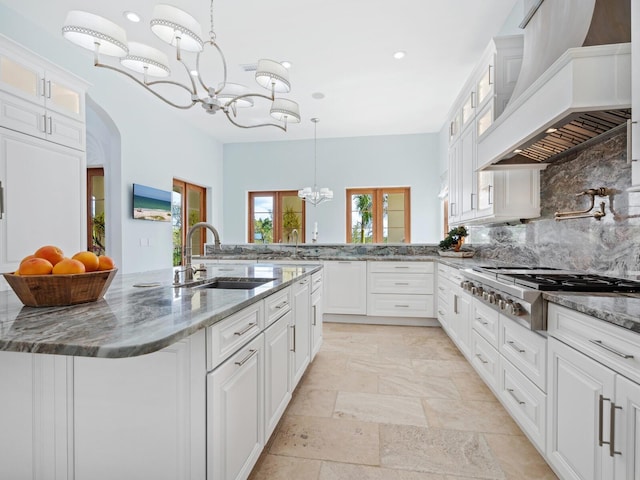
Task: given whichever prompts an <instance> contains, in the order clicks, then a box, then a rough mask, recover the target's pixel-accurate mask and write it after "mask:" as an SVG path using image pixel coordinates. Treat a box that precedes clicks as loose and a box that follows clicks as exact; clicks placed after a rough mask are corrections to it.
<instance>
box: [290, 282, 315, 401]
mask: <svg viewBox="0 0 640 480" xmlns="http://www.w3.org/2000/svg"><path fill="white" fill-rule="evenodd" d="M309 285H310V280H309V277H306V278H303V279H302V280H299V281H297V282H296V283H295V284H294V285H293V292H292V293H293V318H292V319H291V321H292V322H293V325H292V327H293V328H292V333H291V339H292V345H291V358H292V361H291V368H292V373H291V389H292V390H293V389H295V387H296V385H297V384H298V382H299V381H300V379H301V378H302V375H303V374H304V371H305V370H306V368H307V365H309V361H310V359H311V298H310V293H309Z"/></svg>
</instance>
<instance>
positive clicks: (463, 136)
mask: <svg viewBox="0 0 640 480" xmlns="http://www.w3.org/2000/svg"><path fill="white" fill-rule="evenodd" d="M522 49H523V38H522V36H521V35H514V36H505V37H496V38H494V39H493V40H492V41H491V43H490V44H489V46H488V47H487V49H486V50H485V53H484V54H483V56H482V58H481V59H480V61H479V62H478V66H477V67H476V69H475V70H474V72H473V74H472V75H471V76H470V77H469V79H468V81H467V82H466V84H465V86H464V88H463V89H462V91H461V93H460V95H459V96H458V99H457V101H456V103H455V106H454V108H453V110H452V114H451V121H450V124H449V133H450V134H449V143H450V145H449V205H450V206H449V224H450V225H452V226H455V225H460V224H474V223H476V224H479V223H488V222H496V221H505V222H506V221H512V220H519V219H524V218H535V217H538V216H540V198H539V197H540V182H539V178H540V176H539V175H540V174H539V172H538V171H535V170H519V171H499V172H490V171H478V161H477V144H478V141H479V139H480V138H481V137H482V135H483V134H484V133H485V132H486V131H487V130H488V129H489V127H490V126H491V125H492V124H493V122H494V120H495V119H496V118H497V117H498V116H499V115H500V114H501V113H502V112H503V111H504V109H505V107H506V105H507V103H508V101H509V99H510V98H511V94H512V93H513V89H514V87H515V85H516V81H517V80H518V74H519V72H520V66H521V63H522Z"/></svg>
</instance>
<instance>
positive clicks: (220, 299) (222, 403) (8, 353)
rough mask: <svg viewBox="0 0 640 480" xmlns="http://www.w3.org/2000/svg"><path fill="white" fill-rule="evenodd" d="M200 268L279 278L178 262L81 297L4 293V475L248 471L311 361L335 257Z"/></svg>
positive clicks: (183, 475)
mask: <svg viewBox="0 0 640 480" xmlns="http://www.w3.org/2000/svg"><path fill="white" fill-rule="evenodd" d="M196 275H199V276H200V277H202V278H212V277H225V278H242V277H252V278H262V279H273V280H269V281H267V282H265V283H264V284H263V285H262V286H259V287H257V288H254V289H250V290H242V289H216V288H193V287H191V288H188V287H182V288H175V287H174V286H173V279H174V271H173V269H166V270H162V271H154V272H145V273H136V274H126V275H117V276H116V278H115V279H114V280H113V283H112V284H111V287H110V289H109V290H108V292H107V294H106V295H105V298H104V299H101V300H99V301H98V302H94V303H90V304H81V305H75V306H70V307H47V308H30V307H24V306H22V304H21V303H20V301H19V300H18V299H17V297H16V296H15V295H14V294H13V293H12V292H1V295H2V297H1V298H0V381H1V382H2V391H3V394H2V395H1V396H0V412H2V413H0V424H1V425H2V426H3V427H2V430H1V433H0V478H11V479H17V480H19V479H22V478H29V479H32V478H33V479H45V478H47V479H48V478H54V479H72V478H73V479H85V478H86V479H92V480H94V479H101V478H104V479H113V478H127V479H136V478H140V479H142V478H145V479H146V478H154V479H161V478H166V479H171V480H173V479H190V478H192V479H205V478H209V479H218V478H220V479H221V478H244V477H245V476H246V475H248V473H249V472H250V470H251V468H252V466H253V464H254V463H255V460H257V458H258V456H259V454H260V452H261V450H262V447H263V445H264V442H265V440H266V439H268V435H269V434H270V431H269V430H270V429H271V427H272V426H274V425H275V423H277V420H278V418H279V415H281V414H282V412H283V411H284V408H286V405H287V403H288V400H289V399H290V398H291V391H292V390H293V388H295V380H296V379H297V380H299V378H300V376H301V373H300V372H302V373H304V369H305V368H306V366H307V365H308V363H309V361H310V356H311V350H312V349H311V341H312V334H313V333H314V331H316V329H315V328H313V326H312V321H313V323H314V324H315V323H316V318H315V316H314V315H313V314H312V309H311V293H312V292H311V288H310V285H311V277H312V276H314V277H315V276H317V275H321V266H320V265H310V264H305V265H282V266H276V265H267V264H264V265H261V264H259V265H229V264H225V265H209V266H207V267H206V272H199V273H197V274H196ZM198 278H199V277H198V276H197V277H196V279H198ZM320 291H321V289H320ZM314 313H315V312H314ZM316 334H317V332H316ZM316 340H317V339H316ZM294 367H295V368H294Z"/></svg>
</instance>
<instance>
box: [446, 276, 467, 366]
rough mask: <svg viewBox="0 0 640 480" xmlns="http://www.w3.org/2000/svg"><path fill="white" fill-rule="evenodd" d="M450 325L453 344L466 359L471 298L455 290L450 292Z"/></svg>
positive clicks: (457, 289) (459, 290)
mask: <svg viewBox="0 0 640 480" xmlns="http://www.w3.org/2000/svg"><path fill="white" fill-rule="evenodd" d="M450 308H451V312H452V313H451V317H452V320H451V324H452V329H453V330H454V332H455V337H454V338H453V340H454V342H455V343H456V345H457V346H458V348H459V349H460V351H461V352H462V353H464V354H465V355H466V356H467V357H468V358H469V357H470V356H471V297H469V296H468V295H467V294H466V293H463V292H462V290H461V289H459V288H455V290H453V291H452V292H451V303H450Z"/></svg>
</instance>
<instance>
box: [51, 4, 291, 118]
mask: <svg viewBox="0 0 640 480" xmlns="http://www.w3.org/2000/svg"><path fill="white" fill-rule="evenodd" d="M210 20H211V29H210V31H209V39H208V40H206V41H203V40H202V27H201V26H200V24H199V23H198V21H197V20H196V19H195V18H193V17H192V16H191V15H190V14H188V13H187V12H185V11H183V10H180V9H179V8H176V7H174V6H172V5H156V6H155V8H154V9H153V17H152V19H151V22H150V25H151V31H152V32H153V33H154V34H155V35H156V36H157V37H158V38H160V39H161V40H163V41H164V42H166V43H168V44H169V45H171V46H173V47H175V54H176V59H177V61H178V62H180V63H181V64H182V65H183V66H184V68H185V69H186V71H187V75H188V79H189V80H188V82H187V83H186V84H183V83H180V82H177V81H174V80H170V79H160V80H151V77H156V78H166V77H168V76H169V75H170V74H171V71H170V69H169V59H168V57H167V55H166V54H165V53H164V52H161V51H160V50H157V49H156V48H153V47H150V46H148V45H145V44H142V43H137V42H127V37H126V33H125V31H124V29H123V28H122V27H120V26H118V25H116V24H115V23H113V22H111V21H110V20H107V19H106V18H103V17H100V16H98V15H94V14H92V13H88V12H83V11H79V10H72V11H70V12H69V13H68V14H67V19H66V22H65V25H64V27H63V28H62V35H63V36H64V37H65V38H66V39H67V40H69V41H71V42H73V43H75V44H76V45H79V46H81V47H83V48H86V49H88V50H92V51H93V52H94V65H95V66H96V67H102V68H107V69H109V70H114V71H116V72H118V73H121V74H123V75H126V76H127V77H129V78H130V79H131V80H133V81H134V82H136V83H138V84H139V85H141V86H142V87H144V88H145V89H146V90H148V91H150V92H151V93H152V94H153V95H155V96H156V97H158V98H159V99H160V100H162V101H164V102H166V103H168V104H169V105H171V106H172V107H175V108H180V109H189V108H191V107H193V106H194V105H196V104H200V105H201V106H202V108H204V110H205V111H206V112H207V113H210V114H215V113H216V112H218V111H222V112H223V113H224V114H225V115H226V116H227V118H228V119H229V121H230V122H231V123H232V124H234V125H235V126H237V127H241V128H255V127H266V126H273V127H278V128H280V129H282V130H284V131H286V130H287V124H289V123H299V122H300V110H299V108H298V104H297V103H296V102H294V101H292V100H289V99H287V98H281V97H276V93H288V92H289V91H290V90H291V84H290V83H289V71H288V70H287V69H286V68H285V67H284V66H283V65H282V64H280V63H279V62H276V61H274V60H266V59H263V60H260V61H258V64H257V69H256V75H255V79H256V82H257V83H258V85H260V86H261V87H264V88H265V89H267V90H269V91H270V95H267V94H262V93H251V92H250V91H249V89H248V88H247V87H246V86H244V85H239V84H236V83H229V82H227V62H226V60H225V57H224V54H223V53H222V50H221V49H220V47H219V46H218V44H217V42H216V34H215V32H214V29H213V0H211V8H210ZM205 47H210V48H209V49H210V50H215V51H216V52H217V53H218V55H219V57H220V60H221V62H222V67H223V76H222V79H221V81H220V82H219V83H217V86H215V87H214V86H212V85H208V84H207V83H205V79H204V75H203V74H202V72H201V71H200V54H201V53H203V52H204V50H205ZM183 52H194V53H195V54H196V56H195V67H193V66H189V65H188V64H187V63H186V62H185V61H184V60H183V58H182V57H183ZM99 55H107V56H111V57H117V58H119V59H120V64H121V65H122V66H123V67H125V68H127V69H128V70H130V71H131V72H133V73H129V72H128V71H126V70H123V69H122V68H119V67H118V66H114V65H109V64H104V63H101V61H100V58H99ZM135 74H137V75H135ZM139 77H140V78H139ZM158 86H170V87H171V88H172V87H175V88H177V89H178V92H180V93H182V94H184V97H185V99H184V100H185V101H184V102H181V103H176V102H174V101H172V100H170V99H169V98H167V97H165V96H164V95H163V94H162V93H161V92H159V91H158V89H157V88H156V87H158ZM257 98H259V99H265V100H268V101H270V102H271V106H270V110H269V113H270V115H271V117H273V118H274V119H275V120H276V121H277V122H267V123H260V124H256V125H243V124H241V123H239V122H238V119H237V117H238V109H239V108H242V107H252V106H253V104H254V99H257Z"/></svg>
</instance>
